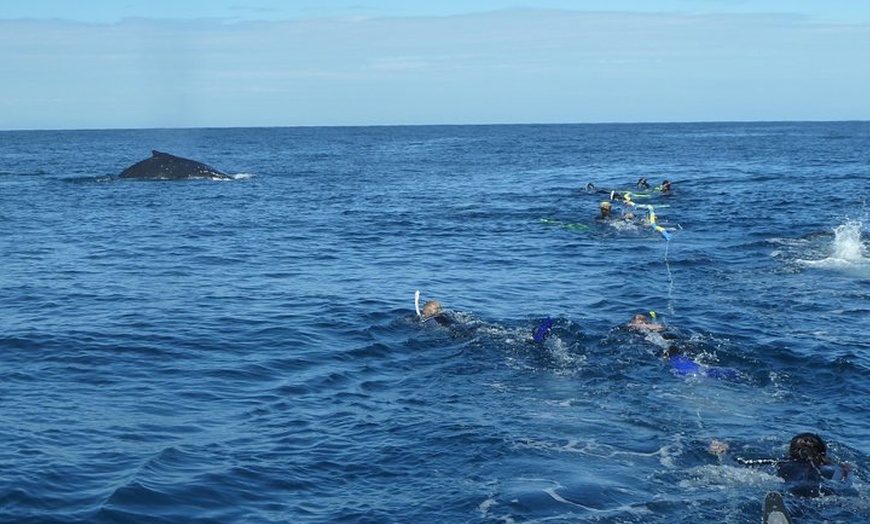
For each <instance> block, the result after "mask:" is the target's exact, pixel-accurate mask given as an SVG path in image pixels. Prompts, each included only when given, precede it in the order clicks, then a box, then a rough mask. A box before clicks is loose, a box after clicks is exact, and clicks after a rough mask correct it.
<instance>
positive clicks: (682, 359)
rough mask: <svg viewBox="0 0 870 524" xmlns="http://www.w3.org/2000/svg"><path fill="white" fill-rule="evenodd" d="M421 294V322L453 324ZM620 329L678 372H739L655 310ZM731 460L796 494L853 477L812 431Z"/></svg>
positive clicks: (547, 323) (722, 448)
mask: <svg viewBox="0 0 870 524" xmlns="http://www.w3.org/2000/svg"><path fill="white" fill-rule="evenodd" d="M419 293H420V292H419V291H417V295H416V297H415V307H416V310H417V317H418V318H419V319H420V321H421V322H423V323H434V324H435V325H438V326H442V327H446V328H453V327H455V326H456V325H457V324H458V323H459V322H460V321H459V320H458V319H457V318H456V317H455V316H453V315H452V314H451V312H449V311H447V310H445V309H444V308H443V306H442V305H441V303H440V302H439V301H437V300H429V301H427V302H425V303H424V304H423V306H422V308H421V307H420V305H419V299H420V296H419ZM552 326H553V320H552V318H551V317H546V318H544V319H543V320H541V321H540V322H539V323H538V324H537V325H536V326H535V327H534V328H533V329H532V332H531V341H532V342H533V343H535V344H539V343H542V342H544V341H545V340H546V339H547V337H548V335H549V334H550V330H551V328H552ZM623 329H626V330H628V331H630V332H634V333H638V334H641V335H643V336H644V338H645V339H646V340H649V341H652V342H653V343H654V344H655V345H657V346H659V347H660V348H662V357H663V358H664V359H665V360H667V361H669V362H670V364H671V365H672V367H673V370H674V372H675V373H676V374H679V375H693V376H704V377H710V378H719V379H733V378H735V377H737V376H738V374H737V372H736V370H732V369H728V368H716V367H710V366H704V365H701V364H698V363H697V362H695V361H694V360H693V358H692V355H691V354H690V352H689V351H688V350H687V349H686V347H685V344H683V343H682V342H681V340H680V336H679V335H678V334H676V333H675V332H673V331H672V330H670V329H669V328H668V326H666V325H665V324H662V323H660V322H658V321H657V320H656V315H655V313H654V312H650V313H649V314H647V313H638V314H636V315H634V316H633V317H632V318H631V319H630V320H629V321H628V322H627V323H626V324H625V325H624V326H623ZM729 448H730V446H729V444H728V443H726V442H724V441H721V440H713V441H712V442H711V443H710V445H709V447H708V450H707V451H708V452H709V453H710V454H712V455H715V456H717V457H719V459H720V460H723V459H725V458H726V456H727V454H728V452H729ZM734 461H735V462H736V463H737V464H739V465H742V466H748V467H771V468H773V472H775V474H776V475H777V476H778V477H780V478H781V479H782V480H783V482H784V483H785V487H786V489H787V490H788V492H789V493H791V494H792V495H794V496H798V497H819V496H824V495H837V494H842V493H844V492H846V491H848V490H850V489H851V484H852V480H853V477H854V474H853V473H852V471H851V468H850V467H849V466H848V465H847V464H843V463H838V462H836V461H835V460H833V459H831V458H830V457H829V456H828V448H827V444H826V443H825V441H824V440H823V439H822V437H821V436H819V435H818V434H816V433H811V432H805V433H800V434H798V435H795V436H794V437H793V438H792V439H791V442H790V443H789V447H788V452H787V454H786V456H784V457H782V458H750V459H746V458H741V457H737V458H735V459H734ZM780 511H781V512H784V513H783V514H782V515H783V516H782V518H783V519H787V520H782V521H780V522H781V523H782V524H788V523H790V522H791V520H790V516H789V515H788V510H786V509H785V508H784V507H783V508H782V509H781V510H780ZM774 516H775V515H774ZM770 522H777V521H776V520H772V521H770Z"/></svg>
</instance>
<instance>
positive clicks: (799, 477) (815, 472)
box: [776, 460, 849, 497]
mask: <svg viewBox="0 0 870 524" xmlns="http://www.w3.org/2000/svg"><path fill="white" fill-rule="evenodd" d="M776 474H777V475H779V476H780V477H782V479H783V480H785V482H786V486H787V487H788V491H789V492H790V493H792V494H793V495H797V496H799V497H818V496H820V495H835V494H837V490H836V489H834V486H833V485H836V484H841V485H842V487H844V488H845V487H848V481H849V479H848V472H847V471H846V470H845V469H844V468H842V467H841V466H839V465H837V464H834V463H826V464H821V465H819V466H817V465H815V464H813V463H812V462H810V461H807V460H787V461H784V462H781V463H780V464H779V466H778V467H777V471H776Z"/></svg>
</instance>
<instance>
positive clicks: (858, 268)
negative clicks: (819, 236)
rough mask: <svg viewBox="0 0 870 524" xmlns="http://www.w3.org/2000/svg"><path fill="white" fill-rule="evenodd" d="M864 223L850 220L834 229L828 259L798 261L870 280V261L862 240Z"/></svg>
mask: <svg viewBox="0 0 870 524" xmlns="http://www.w3.org/2000/svg"><path fill="white" fill-rule="evenodd" d="M862 228H863V223H862V222H861V221H859V220H849V221H847V222H846V223H845V224H840V225H839V226H837V227H836V228H834V240H833V242H832V243H831V245H830V251H829V252H828V257H827V258H823V259H821V260H798V262H800V263H801V264H803V265H805V266H809V267H818V268H822V269H833V270H837V271H841V272H844V273H847V274H850V275H854V276H857V277H860V278H870V259H868V258H867V257H866V253H867V248H866V246H865V245H864V241H863V240H862V238H861V230H862Z"/></svg>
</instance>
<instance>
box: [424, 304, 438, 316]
mask: <svg viewBox="0 0 870 524" xmlns="http://www.w3.org/2000/svg"><path fill="white" fill-rule="evenodd" d="M438 313H441V303H440V302H438V301H437V300H429V301H427V302H426V303H425V304H423V316H424V317H431V316H433V315H437V314H438Z"/></svg>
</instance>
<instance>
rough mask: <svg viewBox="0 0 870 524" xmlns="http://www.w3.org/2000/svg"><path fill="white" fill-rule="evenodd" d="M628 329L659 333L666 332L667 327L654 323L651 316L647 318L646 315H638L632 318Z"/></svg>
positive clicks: (627, 325)
mask: <svg viewBox="0 0 870 524" xmlns="http://www.w3.org/2000/svg"><path fill="white" fill-rule="evenodd" d="M626 327H627V328H628V329H632V330H634V331H642V332H649V331H656V332H658V331H664V329H665V326H663V325H662V324H659V323H658V322H656V321H654V320H653V319H652V318H650V317H649V316H647V315H646V314H644V313H638V314H637V315H635V316H633V317H631V320H630V321H629V322H628V324H626Z"/></svg>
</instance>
